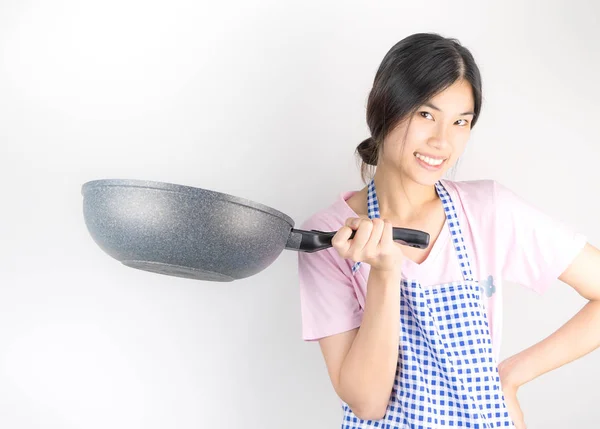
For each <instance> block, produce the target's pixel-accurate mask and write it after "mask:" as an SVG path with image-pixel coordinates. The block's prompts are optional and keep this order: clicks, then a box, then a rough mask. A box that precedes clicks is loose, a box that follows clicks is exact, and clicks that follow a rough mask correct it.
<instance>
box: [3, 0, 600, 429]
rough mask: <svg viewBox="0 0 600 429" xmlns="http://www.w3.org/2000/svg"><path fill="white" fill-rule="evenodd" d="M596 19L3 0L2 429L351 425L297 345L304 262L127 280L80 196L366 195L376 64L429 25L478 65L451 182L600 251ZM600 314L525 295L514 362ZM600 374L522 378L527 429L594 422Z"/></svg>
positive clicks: (580, 12)
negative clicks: (145, 186)
mask: <svg viewBox="0 0 600 429" xmlns="http://www.w3.org/2000/svg"><path fill="white" fill-rule="evenodd" d="M599 14H600V7H599V6H598V3H597V2H593V1H592V0H589V1H572V0H571V1H558V0H554V1H550V2H541V1H528V2H520V1H503V2H493V3H492V2H475V1H473V2H444V1H428V2H399V1H395V2H391V1H378V2H366V1H365V2H342V1H330V2H307V1H303V2H281V1H279V2H276V1H267V0H260V1H253V2H242V1H238V2H192V1H187V2H186V1H182V0H172V1H169V2H167V1H163V2H157V1H145V2H142V1H135V0H119V1H114V0H112V1H111V0H108V1H103V2H85V1H83V2H82V1H74V0H64V1H54V2H42V1H39V0H37V1H36V0H29V1H26V0H19V1H17V0H12V1H11V0H3V1H0V145H1V146H0V189H1V200H0V201H1V202H0V206H1V210H0V427H2V428H11V429H29V428H52V429H54V428H56V429H58V428H60V429H71V428H86V429H95V428H97V429H100V428H102V429H104V428H107V427H111V428H127V429H133V428H144V429H151V428H165V427H173V428H181V429H183V428H211V427H220V428H222V427H224V428H230V427H232V428H233V427H240V426H243V427H245V428H290V429H291V428H335V427H339V424H340V416H341V414H340V407H339V402H338V400H337V398H336V396H335V393H334V391H333V389H332V388H331V385H330V383H329V379H328V376H327V372H326V368H325V364H324V362H323V360H322V357H321V354H320V351H319V348H318V345H317V344H315V343H313V344H307V343H304V342H302V340H301V331H300V327H301V320H300V308H299V294H298V283H297V271H296V268H297V265H296V254H295V253H294V252H291V251H285V252H284V253H282V254H281V256H280V257H279V258H278V259H277V260H276V261H275V263H274V264H273V265H272V266H270V267H269V268H268V269H267V270H265V271H263V272H261V273H260V274H258V275H256V276H254V277H251V278H248V279H245V280H241V281H236V282H233V283H228V284H221V283H209V282H200V281H194V280H187V279H180V278H175V277H168V276H162V275H158V274H152V273H148V272H144V271H139V270H134V269H131V268H127V267H125V266H123V265H121V264H120V263H118V262H117V261H115V260H113V259H112V258H110V257H108V256H107V255H106V254H104V253H103V252H102V251H101V250H100V249H99V247H98V246H97V245H96V244H95V243H94V242H93V241H92V239H91V237H90V235H89V234H88V232H87V230H86V227H85V225H84V222H83V215H82V196H81V193H80V188H81V185H82V184H83V183H84V182H86V181H89V180H95V179H103V178H132V179H147V180H158V181H164V182H171V183H178V184H184V185H190V186H197V187H202V188H207V189H212V190H217V191H221V192H226V193H230V194H233V195H236V196H240V197H245V198H248V199H252V200H254V201H257V202H261V203H263V204H266V205H269V206H271V207H273V208H276V209H278V210H280V211H283V212H285V213H287V214H288V215H289V216H291V217H292V218H294V219H295V221H296V223H297V224H299V223H301V222H302V221H303V220H304V219H306V218H307V217H308V216H309V215H310V214H312V213H313V212H315V211H317V210H319V209H321V208H323V207H324V206H326V205H328V204H330V203H331V202H332V201H333V199H335V198H337V196H338V195H339V193H340V192H342V191H346V190H358V189H360V187H362V186H363V184H362V183H361V181H360V175H359V171H358V168H357V164H356V158H355V157H354V149H355V147H356V145H357V144H358V143H359V142H360V141H362V140H363V139H364V138H366V137H367V136H368V130H367V127H366V124H365V106H366V100H367V96H368V91H369V89H370V85H371V83H372V80H373V77H374V74H375V71H376V70H377V68H378V66H379V62H380V61H381V60H382V58H383V56H384V55H385V53H386V52H387V51H388V50H389V49H390V48H391V46H392V45H393V44H395V43H396V42H397V41H399V40H400V39H402V38H404V37H406V36H408V35H409V34H411V33H414V32H422V31H433V32H438V33H440V34H442V35H444V36H449V37H456V38H458V39H459V40H460V41H461V42H462V43H463V44H465V45H466V46H467V47H468V48H469V49H470V50H471V51H472V53H473V54H474V56H475V58H476V60H477V61H478V64H479V66H480V69H481V72H482V75H483V83H484V106H483V110H482V115H481V118H480V121H479V122H478V124H477V125H476V127H475V129H474V131H473V134H472V138H471V140H470V142H469V146H468V148H467V151H466V153H465V155H464V156H463V157H462V159H461V160H460V163H459V165H458V169H457V174H456V176H455V179H457V180H470V179H482V178H486V179H495V180H498V181H500V182H501V183H503V184H504V185H506V186H508V187H509V188H511V189H512V190H514V191H515V192H516V193H518V194H519V195H521V196H523V197H524V198H526V199H527V200H528V201H529V202H531V203H532V204H535V205H537V206H538V207H540V208H542V209H544V210H545V211H547V212H548V213H550V214H551V215H553V216H555V217H556V218H559V219H561V220H563V221H565V222H567V223H569V224H571V225H573V227H574V228H575V229H577V230H579V231H582V232H584V233H586V234H587V236H588V237H589V240H590V242H591V243H592V244H595V245H596V246H597V245H600V225H599V222H598V214H599V213H600V203H599V199H598V195H597V192H598V183H599V182H598V181H599V178H600V173H599V168H598V160H599V159H600V145H599V144H598V143H600V141H599V138H598V134H599V133H598V130H599V129H598V117H599V115H600V110H599V108H598V100H599V99H600V85H598V80H597V76H598V75H600V29H599V27H598V17H599ZM598 285H599V287H600V279H598ZM583 304H584V300H583V299H582V298H581V297H579V296H578V295H577V294H576V293H575V292H574V291H573V290H571V289H570V288H569V287H568V286H566V285H564V284H562V283H560V282H559V281H556V282H555V284H553V285H552V287H551V289H550V291H549V292H548V293H546V294H545V295H543V296H538V295H536V294H535V293H532V292H531V291H529V290H527V289H525V288H523V287H520V286H517V285H512V284H509V285H508V286H507V291H506V293H505V324H504V343H503V349H502V356H503V357H506V356H509V355H511V354H513V353H516V352H518V351H519V350H521V349H523V348H525V347H527V346H529V345H532V344H533V343H534V342H537V341H539V340H541V339H542V338H544V337H545V336H547V335H549V334H550V333H552V332H553V331H554V330H555V329H556V328H558V327H559V326H561V325H562V324H563V323H564V322H566V321H567V320H568V318H569V317H570V316H572V315H573V314H575V312H576V311H577V310H579V309H580V308H581V307H582V305H583ZM599 364H600V352H596V353H592V354H590V355H588V356H586V357H585V358H583V359H581V360H578V361H577V362H575V363H573V364H570V365H568V366H565V367H563V368H560V369H558V370H556V371H554V372H552V373H550V374H548V375H545V376H543V377H541V378H540V379H538V380H535V381H533V382H531V383H529V384H527V385H526V386H524V387H523V388H522V389H521V391H520V399H521V403H522V407H523V409H524V412H525V416H526V419H527V421H528V423H529V427H530V428H534V429H536V428H565V427H570V428H575V427H576V428H596V427H598V426H599V425H600V422H599V420H600V408H599V407H598V406H597V402H598V399H599V397H600V395H599V394H598V389H597V386H598V385H600V371H599V370H598V367H599Z"/></svg>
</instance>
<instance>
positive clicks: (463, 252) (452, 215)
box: [352, 179, 473, 281]
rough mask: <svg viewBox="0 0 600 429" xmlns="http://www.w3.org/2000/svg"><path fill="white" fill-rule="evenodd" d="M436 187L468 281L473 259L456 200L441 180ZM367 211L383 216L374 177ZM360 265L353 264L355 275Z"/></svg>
mask: <svg viewBox="0 0 600 429" xmlns="http://www.w3.org/2000/svg"><path fill="white" fill-rule="evenodd" d="M435 189H436V192H437V194H438V196H439V197H440V199H441V200H442V205H443V207H444V212H445V214H446V219H447V225H448V228H449V229H450V235H451V237H452V245H453V246H454V249H455V250H456V254H457V257H458V262H459V263H460V268H461V271H462V274H463V278H464V279H465V280H467V281H471V280H473V272H472V270H471V261H470V258H469V252H468V251H467V246H466V245H465V240H464V238H463V234H462V230H461V228H460V222H459V221H458V216H457V214H456V208H455V207H454V202H453V201H452V197H450V194H449V193H448V191H447V190H446V188H445V187H444V185H442V183H441V181H438V182H437V183H436V184H435ZM367 213H368V215H369V219H378V218H380V217H381V215H380V213H379V200H378V199H377V192H376V190H375V180H374V179H371V181H370V182H369V192H368V196H367ZM360 265H361V262H355V263H354V265H353V266H352V274H353V275H354V274H356V272H357V271H358V269H359V268H360Z"/></svg>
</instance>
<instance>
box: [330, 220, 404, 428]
mask: <svg viewBox="0 0 600 429" xmlns="http://www.w3.org/2000/svg"><path fill="white" fill-rule="evenodd" d="M352 222H353V220H351V219H349V220H348V222H347V227H346V228H342V229H341V230H340V231H339V232H338V234H337V235H336V237H334V241H333V246H334V247H335V248H336V250H337V251H338V252H339V253H340V255H341V256H342V257H350V258H351V259H352V260H354V261H356V262H358V261H361V262H367V263H370V265H371V271H370V274H369V279H368V282H367V296H366V300H365V308H364V313H363V319H362V322H361V326H360V327H359V328H357V329H353V330H351V331H348V332H344V333H340V334H336V335H332V336H330V337H326V338H323V339H321V340H320V341H319V343H320V346H321V350H322V353H323V356H324V358H325V362H326V365H327V370H328V372H329V377H330V378H331V382H332V384H333V387H334V389H335V391H336V393H337V394H338V396H339V397H340V398H341V399H342V400H343V401H344V402H346V403H347V404H348V405H349V406H350V408H351V409H352V411H353V412H354V414H356V415H357V416H358V417H359V418H361V419H363V420H379V419H381V418H383V416H384V415H385V412H386V409H387V405H388V401H389V398H390V394H391V391H392V388H393V385H394V378H395V374H396V367H397V364H398V346H399V336H400V333H399V328H400V323H399V317H400V281H401V272H400V268H399V267H400V266H401V264H400V263H401V261H402V252H401V250H400V245H399V244H396V243H394V242H393V240H392V226H391V224H390V223H389V222H385V223H384V221H380V220H376V219H374V220H373V221H369V220H364V219H363V220H361V221H360V223H359V225H356V224H354V225H353V224H352ZM352 229H357V232H356V235H355V237H354V239H353V240H350V241H349V240H348V238H349V236H350V234H351V232H352Z"/></svg>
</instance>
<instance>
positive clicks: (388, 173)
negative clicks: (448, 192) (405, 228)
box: [374, 166, 439, 222]
mask: <svg viewBox="0 0 600 429" xmlns="http://www.w3.org/2000/svg"><path fill="white" fill-rule="evenodd" d="M382 167H383V166H380V167H379V168H377V171H376V173H375V177H374V180H375V188H376V190H377V199H378V201H379V211H380V213H381V217H382V218H387V219H397V220H399V221H401V222H410V221H411V220H413V219H415V218H417V217H420V215H421V214H422V213H423V211H424V210H426V209H427V208H429V207H431V204H432V203H433V202H437V200H438V199H439V198H438V195H437V192H436V190H435V186H433V185H421V184H420V183H417V182H415V181H413V180H411V179H409V178H408V177H406V176H405V175H403V174H402V173H401V172H398V171H392V170H389V169H386V168H382Z"/></svg>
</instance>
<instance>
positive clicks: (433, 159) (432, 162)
mask: <svg viewBox="0 0 600 429" xmlns="http://www.w3.org/2000/svg"><path fill="white" fill-rule="evenodd" d="M414 155H415V158H417V159H418V160H419V161H421V163H423V164H426V165H428V166H430V167H434V168H435V167H439V166H441V165H442V164H443V163H444V162H445V161H446V160H447V159H448V158H445V157H441V156H433V155H429V154H421V153H419V152H415V153H414Z"/></svg>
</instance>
